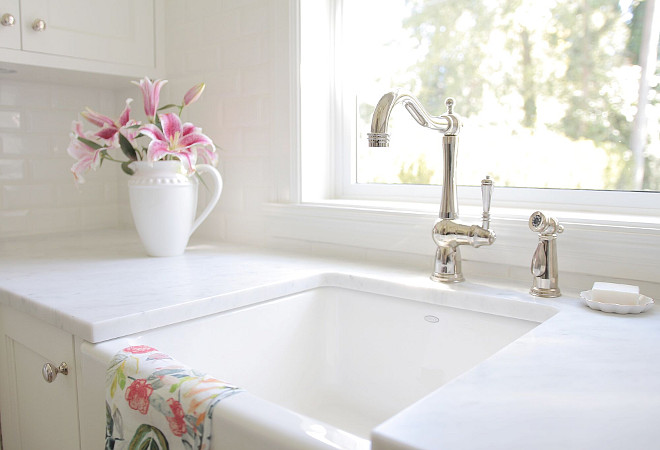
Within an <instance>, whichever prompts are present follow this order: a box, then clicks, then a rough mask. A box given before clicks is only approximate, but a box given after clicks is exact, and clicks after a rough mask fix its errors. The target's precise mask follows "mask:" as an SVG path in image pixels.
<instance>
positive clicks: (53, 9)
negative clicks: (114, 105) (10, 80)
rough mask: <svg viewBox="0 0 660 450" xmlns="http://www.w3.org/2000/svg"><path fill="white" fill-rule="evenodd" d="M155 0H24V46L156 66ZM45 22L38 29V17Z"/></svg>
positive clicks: (102, 59)
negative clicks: (39, 29) (36, 23)
mask: <svg viewBox="0 0 660 450" xmlns="http://www.w3.org/2000/svg"><path fill="white" fill-rule="evenodd" d="M154 7H155V5H154V0H113V1H110V2H109V1H107V0H21V17H22V30H23V36H22V43H23V46H22V47H23V50H25V51H31V52H40V53H47V54H51V55H60V56H71V57H75V58H82V59H86V60H91V61H103V62H112V63H120V64H131V65H137V66H144V67H154V66H155V64H156V62H155V43H154V30H155V24H154V20H155V11H154ZM39 20H42V21H43V23H44V26H45V28H44V29H43V30H41V31H36V30H35V29H34V28H33V27H35V21H39Z"/></svg>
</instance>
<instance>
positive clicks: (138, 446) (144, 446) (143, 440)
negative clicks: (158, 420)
mask: <svg viewBox="0 0 660 450" xmlns="http://www.w3.org/2000/svg"><path fill="white" fill-rule="evenodd" d="M169 448H170V446H169V444H168V443H167V439H166V438H165V435H164V434H163V432H162V431H160V430H159V429H158V428H156V427H154V426H151V425H147V424H144V423H143V424H142V425H140V426H139V427H138V429H137V430H136V431H135V435H134V436H133V439H131V442H130V443H129V444H128V450H169Z"/></svg>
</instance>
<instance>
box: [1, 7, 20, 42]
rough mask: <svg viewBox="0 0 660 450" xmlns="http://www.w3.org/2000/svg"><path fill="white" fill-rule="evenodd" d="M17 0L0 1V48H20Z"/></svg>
mask: <svg viewBox="0 0 660 450" xmlns="http://www.w3.org/2000/svg"><path fill="white" fill-rule="evenodd" d="M20 21H21V15H20V9H19V6H18V0H0V48H15V49H20V48H21V25H20Z"/></svg>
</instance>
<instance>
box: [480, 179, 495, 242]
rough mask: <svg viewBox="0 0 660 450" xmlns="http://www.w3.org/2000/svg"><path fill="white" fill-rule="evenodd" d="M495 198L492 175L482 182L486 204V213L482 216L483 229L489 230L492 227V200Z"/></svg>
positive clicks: (483, 199)
mask: <svg viewBox="0 0 660 450" xmlns="http://www.w3.org/2000/svg"><path fill="white" fill-rule="evenodd" d="M492 197H493V180H492V179H491V178H490V175H486V178H484V179H483V180H481V199H482V201H483V204H484V213H483V214H482V215H481V221H482V224H481V226H482V228H484V229H488V228H489V226H490V200H491V198H492Z"/></svg>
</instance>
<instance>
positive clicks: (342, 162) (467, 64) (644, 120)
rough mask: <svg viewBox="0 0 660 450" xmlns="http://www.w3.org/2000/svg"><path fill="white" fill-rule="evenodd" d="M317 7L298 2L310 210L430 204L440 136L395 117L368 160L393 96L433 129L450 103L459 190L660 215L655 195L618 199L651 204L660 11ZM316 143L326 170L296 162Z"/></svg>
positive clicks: (658, 143)
mask: <svg viewBox="0 0 660 450" xmlns="http://www.w3.org/2000/svg"><path fill="white" fill-rule="evenodd" d="M318 3H319V2H316V3H314V4H312V3H307V2H301V7H302V11H301V13H302V36H303V37H302V41H301V42H302V72H301V78H302V89H303V92H302V117H301V121H302V130H303V135H302V141H303V143H302V145H303V148H304V149H305V154H304V155H303V185H304V189H307V188H308V186H316V187H315V188H312V190H313V194H312V195H311V197H312V198H319V197H325V198H328V197H342V196H352V197H372V196H375V197H380V198H393V197H402V198H403V197H406V196H407V195H414V196H415V198H423V197H426V196H428V197H429V198H433V199H438V198H439V195H438V194H437V187H435V186H434V185H438V184H440V183H441V173H442V160H441V156H442V155H441V154H440V142H441V135H440V134H439V133H437V132H432V131H430V130H428V129H425V128H422V127H420V126H418V125H417V124H416V123H415V122H414V120H412V118H411V117H409V116H408V114H407V111H406V110H405V109H404V108H402V107H397V108H395V110H394V114H393V118H392V122H391V126H390V130H391V135H392V137H391V139H392V141H391V142H392V143H391V147H390V148H389V149H387V148H386V149H383V148H369V147H367V145H366V133H367V132H368V131H369V126H370V121H371V112H372V110H373V106H374V105H375V104H376V102H377V101H378V99H379V98H380V96H382V95H383V94H384V93H385V92H387V91H389V90H391V89H392V88H393V87H403V88H406V89H408V90H409V91H411V92H412V93H413V94H415V95H416V96H417V97H418V98H419V99H420V101H421V102H422V104H423V105H424V106H425V107H426V108H427V110H428V111H429V112H430V113H431V114H433V115H440V114H442V113H444V111H445V108H444V105H443V103H444V99H445V97H448V96H452V97H454V98H455V99H456V107H455V111H456V112H457V113H459V114H461V115H463V116H464V118H465V123H466V125H465V127H464V128H463V131H462V134H461V144H460V148H459V155H458V175H457V179H458V183H459V184H461V185H477V184H478V183H479V181H480V180H481V179H482V178H483V177H484V175H486V174H490V175H491V176H492V177H493V178H494V180H495V183H496V185H497V186H500V187H502V186H508V187H511V189H506V190H504V192H502V190H498V193H497V194H496V195H497V197H499V198H503V199H508V200H511V201H517V200H520V199H521V198H528V199H530V200H531V199H533V200H534V201H544V202H548V201H554V202H555V203H559V204H562V205H565V204H567V203H578V204H580V205H584V204H585V203H588V204H589V205H597V204H601V205H603V206H611V205H612V204H615V203H617V202H621V203H622V204H623V205H626V206H632V207H634V208H639V207H653V204H654V202H655V203H657V201H658V200H657V196H658V194H657V193H655V192H653V193H651V192H649V194H648V195H645V194H639V193H637V192H634V193H630V192H621V191H658V190H660V128H659V127H658V123H659V121H658V117H659V116H660V95H658V75H657V72H656V68H657V53H658V52H657V47H658V30H659V28H660V20H659V19H658V17H659V16H660V13H659V10H660V5H659V7H658V8H656V9H655V14H651V13H649V12H648V11H647V9H649V10H653V8H651V5H653V3H652V2H650V1H648V0H647V1H635V0H628V1H619V2H617V1H612V0H597V1H589V2H587V1H579V2H575V1H571V0H556V1H553V2H539V1H532V0H522V1H512V0H472V1H465V2H452V1H449V0H447V1H443V0H360V1H358V0H351V1H346V2H341V0H332V1H329V3H328V8H327V9H325V10H324V9H322V8H318ZM321 3H322V2H321ZM306 7H308V8H309V10H306ZM312 10H313V11H312ZM313 16H316V17H313ZM328 18H329V19H330V20H328ZM310 37H313V38H314V39H315V41H314V42H313V43H312V39H310ZM310 55H311V56H312V57H311V58H310ZM328 74H330V75H328ZM327 86H331V88H330V89H328V87H327ZM640 86H641V87H642V88H641V89H640ZM640 98H641V100H640ZM312 122H313V123H312ZM325 123H328V124H330V126H329V127H327V128H325V127H324V126H323V127H324V128H325V129H320V128H321V127H320V126H319V125H320V124H325ZM314 125H316V126H314ZM325 144H328V145H329V151H328V152H326V153H322V155H321V157H322V158H324V162H327V163H328V164H323V165H319V164H318V157H319V155H318V154H317V155H312V156H310V155H309V154H308V153H307V152H308V149H310V147H319V145H325ZM312 151H319V150H318V148H316V149H315V150H312ZM320 166H323V167H329V169H327V171H326V169H320V168H319V167H320ZM334 174H338V175H337V177H336V178H335V175H334ZM305 177H307V182H305ZM420 185H421V186H420ZM327 186H331V187H330V188H328V187H327ZM528 188H533V189H528ZM538 188H548V189H538ZM585 190H598V191H603V190H607V191H617V192H597V193H594V192H590V191H585ZM459 196H461V197H465V198H470V197H473V198H476V197H478V194H477V193H476V191H475V192H473V190H471V189H469V188H463V189H461V190H460V191H459ZM631 199H633V200H631ZM631 201H632V203H631ZM649 205H650V206H649ZM656 207H657V205H656Z"/></svg>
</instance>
